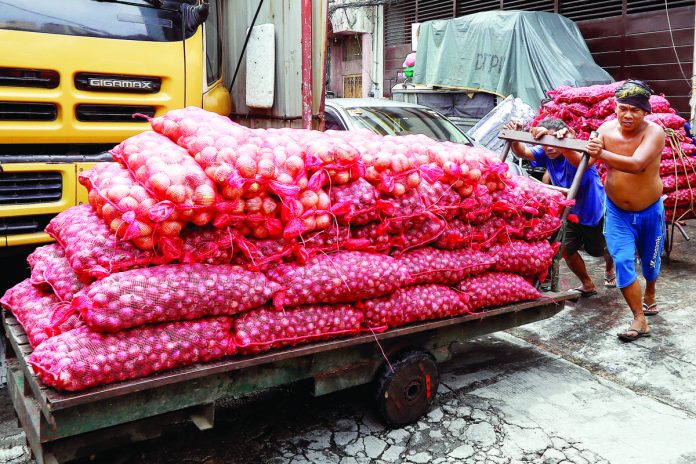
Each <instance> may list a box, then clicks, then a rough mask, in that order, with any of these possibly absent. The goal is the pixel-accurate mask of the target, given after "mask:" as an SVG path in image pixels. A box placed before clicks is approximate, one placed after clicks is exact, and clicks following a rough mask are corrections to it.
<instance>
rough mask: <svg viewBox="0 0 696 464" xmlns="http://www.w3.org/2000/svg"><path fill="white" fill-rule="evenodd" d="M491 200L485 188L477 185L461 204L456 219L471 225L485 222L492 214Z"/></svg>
mask: <svg viewBox="0 0 696 464" xmlns="http://www.w3.org/2000/svg"><path fill="white" fill-rule="evenodd" d="M504 191H505V190H503V192H504ZM498 193H499V192H498ZM493 198H494V197H493V196H492V195H491V194H490V193H489V191H488V189H487V188H485V187H483V186H481V185H479V186H478V187H477V188H476V189H475V190H474V192H473V193H472V195H471V196H470V197H469V198H466V199H465V200H463V201H462V202H461V204H460V208H459V215H458V217H459V218H460V219H463V220H464V221H466V222H469V223H471V224H482V223H484V222H486V221H487V220H488V219H490V217H491V215H492V214H493Z"/></svg>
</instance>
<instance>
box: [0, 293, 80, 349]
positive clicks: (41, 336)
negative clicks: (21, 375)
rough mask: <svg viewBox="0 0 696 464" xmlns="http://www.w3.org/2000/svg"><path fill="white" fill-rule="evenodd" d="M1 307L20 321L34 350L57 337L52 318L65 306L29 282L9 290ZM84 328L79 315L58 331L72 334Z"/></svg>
mask: <svg viewBox="0 0 696 464" xmlns="http://www.w3.org/2000/svg"><path fill="white" fill-rule="evenodd" d="M0 304H2V305H3V306H4V307H5V308H7V309H8V310H10V312H11V313H12V315H13V316H14V317H15V319H17V322H19V324H20V325H21V326H22V328H23V329H24V332H25V333H26V334H27V339H28V340H29V344H30V345H31V347H32V348H36V347H37V346H38V345H39V344H40V343H41V342H43V341H44V340H46V339H48V338H50V337H51V336H53V335H55V333H56V332H55V331H54V330H53V329H52V327H53V324H52V322H51V319H52V317H53V314H54V313H55V312H56V310H58V308H60V307H61V301H60V299H59V298H58V297H57V296H56V295H55V294H53V293H49V292H44V291H43V290H40V289H38V288H36V287H35V286H34V285H32V284H31V282H30V281H29V279H25V280H23V281H22V282H20V283H18V284H17V285H15V286H14V287H12V288H11V289H9V290H7V292H5V294H4V295H3V296H2V298H1V299H0ZM81 325H84V324H83V323H82V321H81V320H80V319H79V318H78V317H77V316H72V317H70V318H68V319H66V320H65V321H64V322H63V323H62V324H61V325H60V327H59V328H58V329H59V331H68V330H71V329H73V328H75V327H79V326H81Z"/></svg>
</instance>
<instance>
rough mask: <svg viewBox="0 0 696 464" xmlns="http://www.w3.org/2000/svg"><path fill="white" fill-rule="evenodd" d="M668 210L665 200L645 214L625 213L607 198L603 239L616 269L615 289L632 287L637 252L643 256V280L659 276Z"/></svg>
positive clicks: (648, 209)
mask: <svg viewBox="0 0 696 464" xmlns="http://www.w3.org/2000/svg"><path fill="white" fill-rule="evenodd" d="M664 236H665V208H664V205H663V204H662V198H660V199H659V200H657V201H656V202H655V203H653V204H652V205H650V206H648V207H647V208H645V209H644V210H642V211H626V210H623V209H621V208H619V207H618V206H616V205H615V204H614V203H613V202H612V201H611V200H610V199H609V197H607V201H606V211H605V217H604V237H605V238H606V241H607V249H608V250H609V254H610V255H611V257H612V258H613V259H614V265H615V266H616V286H617V287H619V288H624V287H628V286H629V285H631V284H632V283H633V282H634V281H635V280H636V278H637V277H638V275H637V274H636V266H635V257H636V252H638V256H639V257H640V263H641V269H642V271H643V277H645V280H646V281H648V282H652V281H653V280H655V279H657V276H658V274H659V273H660V256H661V255H662V248H663V247H664V241H665V240H664Z"/></svg>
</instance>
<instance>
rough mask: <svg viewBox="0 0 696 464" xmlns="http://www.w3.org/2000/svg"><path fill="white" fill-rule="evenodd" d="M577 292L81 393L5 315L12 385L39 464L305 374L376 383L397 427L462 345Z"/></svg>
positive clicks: (199, 414)
mask: <svg viewBox="0 0 696 464" xmlns="http://www.w3.org/2000/svg"><path fill="white" fill-rule="evenodd" d="M572 298H577V292H574V291H570V292H564V293H546V294H544V296H543V297H542V298H541V299H539V300H536V301H529V302H524V303H517V304H512V305H508V306H504V307H500V308H496V309H492V310H489V311H484V312H480V313H474V314H467V315H464V316H459V317H453V318H448V319H442V320H437V321H430V322H423V323H416V324H412V325H409V326H405V327H401V328H396V329H393V330H390V331H388V332H385V333H381V334H366V335H360V336H357V337H352V338H346V339H339V340H333V341H327V342H319V343H313V344H308V345H303V346H299V347H293V348H288V349H284V350H276V351H272V352H269V353H266V354H260V355H255V356H247V357H234V358H229V359H226V360H223V361H218V362H213V363H208V364H201V365H195V366H190V367H186V368H181V369H177V370H173V371H169V372H164V373H161V374H158V375H152V376H150V377H146V378H142V379H137V380H132V381H126V382H120V383H116V384H110V385H105V386H101V387H97V388H92V389H90V390H85V391H82V392H76V393H63V392H59V391H56V390H54V389H52V388H48V387H46V386H45V385H43V384H42V383H41V382H40V381H39V380H38V379H37V378H36V376H35V375H34V374H33V373H32V370H31V368H30V367H29V365H28V364H27V357H28V355H29V354H30V353H31V351H32V349H31V347H30V346H29V344H28V342H27V338H26V335H25V334H24V331H23V330H22V328H21V326H20V325H19V324H18V323H17V321H16V320H15V319H14V317H12V315H11V313H9V312H8V311H3V318H2V324H3V328H4V330H5V334H6V336H7V338H8V341H9V343H8V359H7V367H8V372H7V388H8V392H9V394H10V398H11V400H12V404H13V405H14V408H15V411H16V413H17V416H18V418H19V423H20V425H21V426H22V428H23V429H24V432H25V434H26V437H27V442H28V445H29V448H30V449H31V452H32V453H33V455H34V457H35V459H36V460H37V462H38V463H39V464H44V463H60V462H65V461H69V460H72V459H76V458H79V457H82V456H89V455H92V454H97V453H99V452H101V451H104V450H106V449H109V448H113V447H116V446H122V445H126V444H128V443H132V442H135V441H141V440H147V439H151V438H155V437H157V436H159V435H160V433H161V430H162V428H163V426H165V425H168V424H172V423H175V422H180V421H182V420H191V421H192V422H193V423H194V424H195V425H196V426H197V427H198V428H199V429H201V430H205V429H208V428H211V427H212V426H213V419H214V411H215V401H216V400H218V399H221V398H229V397H240V396H243V395H245V394H248V393H251V392H254V391H260V390H263V389H266V388H270V387H274V386H279V385H284V384H289V383H292V382H295V381H298V380H303V379H313V393H314V394H315V395H324V394H327V393H331V392H334V391H338V390H342V389H345V388H349V387H353V386H357V385H363V384H367V383H370V382H374V387H375V397H376V399H377V409H378V411H379V413H380V414H381V415H382V417H383V418H384V420H385V421H386V422H387V423H388V424H390V425H394V426H398V425H403V424H407V423H411V422H413V421H415V420H417V419H418V418H419V417H420V416H421V415H422V414H424V413H426V412H427V411H428V409H429V407H430V404H431V403H432V401H433V398H434V396H435V394H436V392H437V388H438V371H437V363H439V362H443V361H446V360H448V359H450V358H451V356H452V350H451V348H452V345H453V344H455V343H456V342H460V341H463V340H467V339H471V338H475V337H478V336H481V335H485V334H490V333H494V332H497V331H500V330H505V329H509V328H512V327H518V326H520V325H524V324H528V323H531V322H536V321H539V320H542V319H546V318H548V317H551V316H553V315H555V314H556V313H558V312H559V311H561V309H563V307H564V305H565V302H566V300H569V299H572ZM385 359H388V360H389V362H388V363H387V362H386V361H385Z"/></svg>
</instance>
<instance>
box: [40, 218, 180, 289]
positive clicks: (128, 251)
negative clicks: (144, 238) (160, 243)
mask: <svg viewBox="0 0 696 464" xmlns="http://www.w3.org/2000/svg"><path fill="white" fill-rule="evenodd" d="M46 233H47V234H48V235H50V236H51V237H53V238H54V239H55V240H56V241H57V242H58V243H59V244H60V245H61V247H62V248H63V250H64V251H65V257H66V258H67V259H68V262H69V263H70V267H72V269H73V270H74V271H75V272H76V273H77V275H78V276H79V277H80V279H81V280H83V281H85V282H89V281H91V279H92V278H93V277H95V278H97V279H101V278H104V277H106V276H108V275H110V274H112V273H115V272H120V271H125V270H127V269H133V268H138V267H145V266H148V265H150V264H163V263H165V262H169V261H171V260H173V259H174V258H173V256H170V257H169V258H167V257H165V256H162V255H158V254H156V253H154V252H153V251H144V250H141V249H139V248H137V247H136V246H135V245H134V244H133V243H132V242H130V241H127V240H122V239H120V238H119V237H118V236H117V235H116V234H115V233H113V232H112V231H111V230H110V229H109V227H108V226H107V225H106V224H104V222H103V221H102V220H101V219H100V218H99V216H97V213H96V212H95V211H94V209H93V208H92V207H91V206H90V205H79V206H73V207H72V208H70V209H67V210H65V211H63V212H62V213H60V214H58V215H57V216H56V217H54V218H53V219H52V220H51V222H49V224H48V226H47V227H46Z"/></svg>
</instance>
